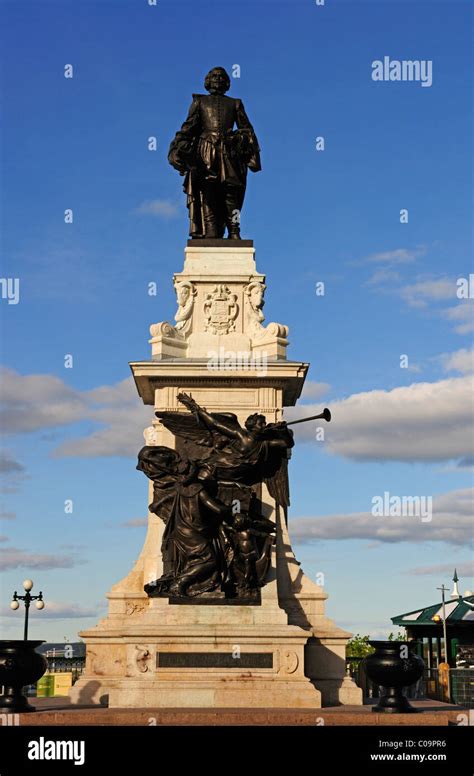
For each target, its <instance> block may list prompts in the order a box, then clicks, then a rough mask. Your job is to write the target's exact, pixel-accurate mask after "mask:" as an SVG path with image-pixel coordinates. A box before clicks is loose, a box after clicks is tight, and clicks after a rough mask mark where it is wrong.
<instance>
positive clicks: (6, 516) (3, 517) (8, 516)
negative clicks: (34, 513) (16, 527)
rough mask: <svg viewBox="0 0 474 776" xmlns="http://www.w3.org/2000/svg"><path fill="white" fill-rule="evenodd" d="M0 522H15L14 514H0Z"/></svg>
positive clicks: (2, 512)
mask: <svg viewBox="0 0 474 776" xmlns="http://www.w3.org/2000/svg"><path fill="white" fill-rule="evenodd" d="M0 520H16V514H15V512H4V511H3V510H2V511H1V512H0Z"/></svg>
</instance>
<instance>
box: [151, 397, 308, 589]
mask: <svg viewBox="0 0 474 776" xmlns="http://www.w3.org/2000/svg"><path fill="white" fill-rule="evenodd" d="M178 399H179V401H180V402H181V403H182V404H184V405H185V406H186V407H187V409H188V410H189V414H187V413H182V412H156V413H155V414H156V416H157V417H158V418H159V419H160V420H161V422H162V423H163V425H164V426H165V427H166V428H167V429H169V430H170V431H172V433H173V434H174V435H175V436H176V437H177V450H171V448H167V447H149V446H146V447H144V448H142V450H141V451H140V453H139V456H138V458H139V463H138V466H137V468H138V469H140V470H141V471H143V472H144V473H145V474H146V475H147V477H149V478H150V479H151V480H152V481H153V483H154V498H153V502H152V504H151V505H150V511H152V512H154V513H155V514H157V515H158V516H159V517H160V518H162V519H163V520H164V522H165V523H166V528H165V531H164V535H163V546H162V551H163V558H164V573H163V576H162V577H161V578H160V579H159V580H155V581H153V582H151V583H149V584H148V585H146V586H145V590H146V592H147V593H148V595H150V596H155V595H167V596H170V597H173V598H174V597H177V598H179V597H183V596H196V595H204V594H206V595H210V594H212V595H214V596H216V595H217V596H218V597H219V596H220V597H226V598H230V597H233V598H236V597H237V598H241V599H243V600H248V599H252V600H255V599H256V598H257V597H258V591H259V588H260V587H262V585H263V584H264V583H265V578H266V575H267V571H268V567H269V563H270V549H271V546H272V544H273V542H274V533H275V526H274V523H273V522H272V521H271V520H268V519H267V518H265V517H264V516H263V514H262V504H261V494H260V489H259V486H260V485H261V483H262V482H265V483H266V484H267V487H268V490H269V492H270V494H271V495H272V496H273V497H274V498H275V500H276V502H277V504H279V505H281V506H283V507H286V506H288V504H289V492H288V474H287V461H288V455H289V451H290V449H291V448H292V447H293V445H294V441H293V434H292V432H291V431H290V430H289V429H288V427H287V425H286V423H270V424H267V423H266V420H265V417H264V416H263V415H259V414H254V415H250V416H249V417H248V418H247V420H246V422H245V426H244V427H242V426H241V425H240V423H239V422H238V419H237V416H236V415H234V414H233V413H226V412H224V413H215V412H207V410H206V409H205V408H204V407H200V406H199V404H197V402H195V401H194V399H193V398H192V397H191V396H188V395H187V394H185V393H182V394H179V395H178Z"/></svg>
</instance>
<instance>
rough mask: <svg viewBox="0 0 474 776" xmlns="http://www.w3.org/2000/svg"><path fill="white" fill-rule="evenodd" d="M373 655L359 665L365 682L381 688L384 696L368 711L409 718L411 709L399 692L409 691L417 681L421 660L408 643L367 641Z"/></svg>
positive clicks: (421, 671) (421, 665) (423, 665)
mask: <svg viewBox="0 0 474 776" xmlns="http://www.w3.org/2000/svg"><path fill="white" fill-rule="evenodd" d="M369 644H370V646H371V647H374V648H375V652H373V653H372V654H371V655H368V656H367V657H366V658H364V661H363V665H364V669H365V672H366V674H367V676H368V677H369V679H370V680H371V681H372V682H374V684H378V685H380V686H382V687H383V688H384V690H385V694H384V695H382V697H381V698H379V700H378V703H377V705H376V706H374V707H373V708H372V711H378V712H386V713H388V714H410V713H413V712H417V711H419V709H415V708H413V706H411V705H410V703H409V702H408V699H407V698H406V696H405V695H403V692H402V688H403V687H410V685H412V684H415V682H417V681H418V679H420V677H421V676H422V674H423V670H424V667H425V663H424V660H423V659H422V658H421V657H420V656H419V655H416V654H415V653H414V652H413V648H414V646H415V643H414V642H410V641H369Z"/></svg>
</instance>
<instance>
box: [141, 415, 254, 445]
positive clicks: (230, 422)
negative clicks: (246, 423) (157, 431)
mask: <svg viewBox="0 0 474 776" xmlns="http://www.w3.org/2000/svg"><path fill="white" fill-rule="evenodd" d="M209 414H210V415H211V417H212V418H214V419H215V420H216V421H218V422H219V423H220V424H222V425H225V426H227V427H228V428H232V429H234V428H239V427H240V426H239V421H238V419H237V415H234V413H233V412H212V413H209ZM155 415H156V417H157V418H159V419H160V420H161V422H162V423H163V425H164V427H165V428H167V429H168V430H169V431H171V433H172V434H174V435H175V436H179V437H183V439H186V440H190V441H192V442H195V443H196V444H201V445H207V446H212V444H213V442H214V437H213V432H212V430H211V429H209V428H208V427H207V425H206V423H205V422H204V421H203V420H201V419H199V418H198V417H197V416H196V415H195V414H194V413H193V412H191V413H185V412H166V411H163V412H160V411H157V412H155ZM214 433H216V432H214Z"/></svg>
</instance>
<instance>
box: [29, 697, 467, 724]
mask: <svg viewBox="0 0 474 776" xmlns="http://www.w3.org/2000/svg"><path fill="white" fill-rule="evenodd" d="M30 703H31V704H32V705H34V706H35V708H36V713H34V714H20V720H19V722H20V724H21V725H31V726H33V725H35V726H36V725H67V726H69V725H139V726H141V725H206V726H208V725H252V726H254V725H420V726H425V725H428V726H431V725H435V726H446V725H449V724H451V725H455V724H459V722H464V724H466V720H465V719H463V718H462V717H460V715H467V714H468V713H469V712H468V711H467V710H466V709H463V708H461V707H460V706H451V705H448V704H446V703H440V702H439V701H432V700H423V701H412V702H411V703H412V706H414V707H415V708H417V709H419V710H420V712H422V713H418V714H379V713H374V712H372V708H371V706H372V705H373V704H367V705H365V706H334V707H328V708H324V709H108V708H105V707H103V706H72V705H71V704H70V702H69V699H68V698H30Z"/></svg>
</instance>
